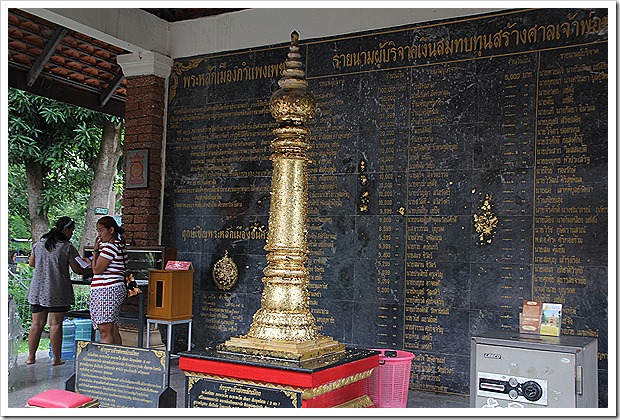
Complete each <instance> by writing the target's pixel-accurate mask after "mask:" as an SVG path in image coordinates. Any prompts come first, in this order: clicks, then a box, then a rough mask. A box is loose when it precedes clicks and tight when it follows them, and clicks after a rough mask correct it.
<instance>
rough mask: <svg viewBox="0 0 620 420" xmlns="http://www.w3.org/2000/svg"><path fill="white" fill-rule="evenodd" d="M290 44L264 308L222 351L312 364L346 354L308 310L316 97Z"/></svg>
mask: <svg viewBox="0 0 620 420" xmlns="http://www.w3.org/2000/svg"><path fill="white" fill-rule="evenodd" d="M298 40H299V34H298V33H297V32H293V33H292V34H291V45H290V47H289V53H288V55H287V60H286V62H285V69H284V71H283V72H282V78H281V79H280V80H279V81H278V85H279V86H280V89H278V90H277V91H276V92H274V94H273V95H272V96H271V99H270V101H269V109H270V111H271V115H273V117H274V118H275V120H276V121H277V122H278V127H277V128H275V129H274V130H273V133H274V134H275V136H276V138H275V139H274V140H272V142H271V150H272V155H271V160H272V161H273V174H272V182H271V208H270V210H269V230H268V233H267V245H265V250H266V251H267V262H268V264H267V267H266V268H265V269H264V270H263V273H264V275H265V276H264V277H263V283H264V288H263V294H262V297H261V307H260V309H259V310H258V311H257V312H256V313H255V314H254V319H253V322H252V325H251V326H250V331H249V332H248V334H247V335H245V336H242V337H233V338H231V339H230V340H228V341H226V343H224V344H223V346H222V348H223V349H224V350H229V351H234V352H240V353H250V354H255V355H263V356H273V357H278V358H285V359H290V360H299V361H301V360H308V359H313V358H317V357H321V356H324V355H328V354H333V353H340V352H343V351H344V348H345V347H344V344H339V343H338V342H337V341H335V340H334V339H332V338H331V337H325V336H321V335H319V333H318V330H317V327H316V325H315V319H314V316H313V315H312V313H311V312H310V309H309V308H308V304H309V292H308V285H309V282H308V269H307V268H306V262H307V261H308V245H307V237H308V227H307V226H308V220H307V209H308V168H307V165H308V161H309V159H308V157H307V155H306V152H307V150H308V149H309V148H310V143H309V141H308V136H309V134H310V130H309V129H308V128H307V127H305V123H306V122H307V121H308V120H309V119H310V118H312V117H313V116H314V112H315V109H316V105H315V101H314V96H313V95H312V94H311V93H310V92H308V91H307V87H308V82H307V81H306V79H305V73H304V71H303V69H302V63H301V61H300V59H301V55H300V54H299V46H298V45H297V41H298Z"/></svg>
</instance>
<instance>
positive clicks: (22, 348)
mask: <svg viewBox="0 0 620 420" xmlns="http://www.w3.org/2000/svg"><path fill="white" fill-rule="evenodd" d="M49 349H50V339H49V338H41V340H40V341H39V348H38V349H37V350H49ZM17 353H19V354H22V353H28V340H23V341H20V342H19V346H18V347H17Z"/></svg>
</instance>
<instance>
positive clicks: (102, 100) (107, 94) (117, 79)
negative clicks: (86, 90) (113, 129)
mask: <svg viewBox="0 0 620 420" xmlns="http://www.w3.org/2000/svg"><path fill="white" fill-rule="evenodd" d="M124 78H125V75H124V74H123V71H122V70H120V71H119V72H118V73H116V76H114V79H112V81H111V82H110V84H109V85H108V87H107V88H106V89H105V90H104V91H103V92H101V95H99V105H101V106H102V107H104V106H105V104H107V103H108V101H109V100H110V98H111V97H112V95H113V94H114V92H116V89H118V87H119V86H120V84H121V83H122V82H123V79H124Z"/></svg>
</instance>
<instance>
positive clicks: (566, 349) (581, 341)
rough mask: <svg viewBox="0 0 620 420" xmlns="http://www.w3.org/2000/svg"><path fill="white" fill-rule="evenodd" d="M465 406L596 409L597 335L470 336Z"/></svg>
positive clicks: (513, 333)
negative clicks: (468, 388)
mask: <svg viewBox="0 0 620 420" xmlns="http://www.w3.org/2000/svg"><path fill="white" fill-rule="evenodd" d="M470 405H471V407H472V408H497V407H514V408H517V407H523V408H542V407H549V408H573V407H586V408H596V407H598V342H597V340H596V338H584V337H573V336H560V337H551V336H544V335H529V334H519V333H517V332H510V331H497V332H492V333H488V334H484V335H480V336H476V337H472V342H471V375H470Z"/></svg>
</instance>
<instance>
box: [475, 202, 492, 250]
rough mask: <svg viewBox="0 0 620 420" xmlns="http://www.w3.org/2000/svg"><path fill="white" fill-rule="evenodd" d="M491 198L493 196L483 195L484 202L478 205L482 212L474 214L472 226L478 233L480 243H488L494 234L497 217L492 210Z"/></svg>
mask: <svg viewBox="0 0 620 420" xmlns="http://www.w3.org/2000/svg"><path fill="white" fill-rule="evenodd" d="M492 199H493V196H492V195H490V194H487V195H486V196H485V197H484V203H483V204H482V206H481V207H480V210H481V211H482V214H480V215H477V214H474V227H475V228H476V233H478V234H479V235H480V236H479V238H478V240H479V244H480V245H485V244H490V243H491V242H492V241H493V237H494V236H495V229H496V228H497V217H496V216H495V214H494V212H493V204H492V203H491V200H492Z"/></svg>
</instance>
